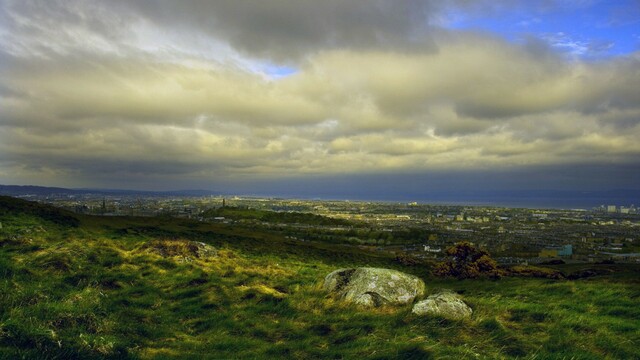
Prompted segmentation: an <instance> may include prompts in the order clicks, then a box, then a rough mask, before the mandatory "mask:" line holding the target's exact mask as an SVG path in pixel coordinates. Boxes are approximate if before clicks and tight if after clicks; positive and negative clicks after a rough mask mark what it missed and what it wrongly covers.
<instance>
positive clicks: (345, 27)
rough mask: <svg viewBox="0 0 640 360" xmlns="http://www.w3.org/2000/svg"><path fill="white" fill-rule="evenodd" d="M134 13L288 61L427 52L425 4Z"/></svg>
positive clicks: (331, 2)
mask: <svg viewBox="0 0 640 360" xmlns="http://www.w3.org/2000/svg"><path fill="white" fill-rule="evenodd" d="M129 5H130V6H132V7H133V8H135V9H136V10H137V11H138V14H141V15H142V16H145V17H146V18H148V19H150V20H151V21H154V22H155V23H157V24H161V25H162V26H167V25H169V26H177V27H181V28H185V29H191V30H194V31H197V32H203V31H204V32H206V33H208V34H209V35H211V36H214V37H216V38H220V39H223V40H226V41H228V42H230V43H231V44H232V45H233V46H234V47H236V48H237V49H240V50H242V51H245V52H247V53H249V54H251V55H254V56H260V57H268V58H271V59H275V60H284V61H287V60H291V59H296V58H299V57H301V56H303V55H306V54H309V53H314V52H317V51H321V50H326V49H331V48H343V47H346V48H359V49H367V48H380V47H384V48H390V49H400V50H405V51H406V50H411V49H415V48H417V49H425V48H426V49H429V48H431V47H433V43H432V41H431V39H430V38H429V36H428V30H427V28H428V27H429V25H428V22H429V19H430V18H431V17H432V16H433V15H434V14H436V12H437V9H438V7H439V5H438V2H436V1H424V0H400V1H384V0H372V1H361V0H323V1H314V0H281V1H262V0H247V1H206V0H187V1H169V0H167V1H153V0H149V1H135V2H132V3H130V4H129Z"/></svg>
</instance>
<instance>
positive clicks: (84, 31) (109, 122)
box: [0, 0, 640, 196]
mask: <svg viewBox="0 0 640 360" xmlns="http://www.w3.org/2000/svg"><path fill="white" fill-rule="evenodd" d="M0 183H4V184H37V185H52V186H65V187H109V188H129V189H154V190H159V189H184V188H201V189H214V190H220V191H227V192H233V191H237V192H245V193H252V192H254V193H269V192H273V193H278V194H286V193H287V191H288V190H290V193H291V195H296V194H306V195H313V194H314V193H317V195H324V194H327V195H331V194H341V196H348V191H347V190H348V189H352V190H354V191H356V190H357V191H359V192H360V193H362V194H364V195H366V193H367V191H370V192H371V193H373V192H385V191H388V192H389V193H390V194H395V193H397V194H405V195H411V193H412V192H415V193H416V194H417V193H420V191H421V190H423V189H435V190H438V191H440V190H442V191H456V190H460V191H470V192H473V191H475V190H478V191H480V190H482V189H488V188H490V189H493V190H500V189H507V190H536V189H538V190H539V189H556V190H563V189H572V190H575V189H579V190H589V191H593V190H610V189H636V190H637V189H640V1H637V0H628V1H623V0H620V1H607V0H602V1H598V0H565V1H562V0H557V1H554V0H540V1H528V0H527V1H525V0H523V1H515V0H504V1H500V0H486V1H471V0H458V1H455V0H452V1H441V0H393V1H392V0H388V1H386V0H323V1H317V0H243V1H236V0H233V1H232V0H229V1H205V0H202V1H198V0H181V1H169V0H166V1H163V0H139V1H135V0H113V1H97V0H95V1H91V0H64V1H63V0H42V1H35V0H15V1H13V0H0ZM367 189H370V190H367ZM345 192H346V193H345Z"/></svg>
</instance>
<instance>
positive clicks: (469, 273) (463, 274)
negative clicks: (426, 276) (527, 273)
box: [434, 241, 501, 279]
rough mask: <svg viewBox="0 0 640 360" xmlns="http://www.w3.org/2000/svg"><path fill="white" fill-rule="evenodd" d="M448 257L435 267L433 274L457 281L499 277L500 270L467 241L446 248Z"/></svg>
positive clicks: (485, 253) (488, 257) (489, 257)
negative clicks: (453, 278) (449, 277)
mask: <svg viewBox="0 0 640 360" xmlns="http://www.w3.org/2000/svg"><path fill="white" fill-rule="evenodd" d="M445 254H446V255H447V256H448V257H449V259H447V260H446V261H444V262H441V263H439V264H437V265H436V267H435V269H434V274H435V275H437V276H451V277H456V278H458V279H473V278H477V277H480V276H488V277H499V276H500V275H501V270H500V269H498V264H497V263H496V261H495V260H493V259H492V258H491V256H490V255H489V253H488V252H487V251H486V250H482V249H478V248H476V247H475V246H473V245H472V244H471V243H470V242H468V241H463V242H459V243H456V244H455V245H453V246H451V247H449V248H447V250H446V251H445Z"/></svg>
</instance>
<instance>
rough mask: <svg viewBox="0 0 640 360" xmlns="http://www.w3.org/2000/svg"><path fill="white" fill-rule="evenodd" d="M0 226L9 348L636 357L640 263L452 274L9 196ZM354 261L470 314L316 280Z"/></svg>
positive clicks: (55, 352)
mask: <svg viewBox="0 0 640 360" xmlns="http://www.w3.org/2000/svg"><path fill="white" fill-rule="evenodd" d="M7 202H9V203H12V204H13V205H11V206H13V207H12V208H11V209H9V206H7V205H4V204H6V203H7ZM33 209H36V210H33ZM37 209H46V211H44V210H42V211H44V212H45V213H42V212H41V210H37ZM32 210H33V211H32ZM48 212H53V213H55V214H57V215H52V214H49V213H48ZM58 216H63V217H64V218H65V219H66V217H71V218H72V219H75V220H76V221H72V220H70V221H57V220H56V219H58ZM0 222H1V223H2V228H1V229H0V358H7V359H14V358H47V359H73V358H82V359H85V358H118V359H120V358H140V359H149V358H154V359H155V358H192V359H201V358H283V357H287V358H302V359H313V358H366V359H395V358H414V359H423V358H429V357H433V358H451V359H458V358H473V359H476V358H538V359H540V358H560V359H561V358H567V359H570V358H579V359H600V358H611V359H620V358H640V350H638V344H639V343H640V322H638V321H637V319H639V318H640V307H639V306H638V305H640V286H639V285H640V283H639V280H638V279H639V277H638V275H639V274H640V273H639V269H638V268H637V267H625V268H622V267H621V266H618V265H607V266H608V267H609V268H611V269H614V270H616V271H615V272H613V273H611V274H609V275H606V276H596V277H591V278H588V279H582V280H575V281H569V280H548V279H531V278H503V279H501V280H497V281H496V280H465V281H457V280H447V279H437V278H432V277H430V275H429V274H428V271H427V269H425V268H422V267H407V268H403V267H402V266H401V265H400V264H399V263H397V262H395V261H393V259H390V258H387V257H384V256H373V255H371V254H370V253H366V252H361V251H359V250H357V248H353V247H336V246H329V245H326V246H325V245H322V244H308V243H300V242H294V241H290V240H288V239H284V238H281V237H279V236H278V235H275V234H269V233H265V232H259V231H256V230H253V229H251V228H242V227H238V226H227V225H223V224H217V225H212V224H205V223H197V222H192V221H187V220H175V219H159V218H152V219H149V218H124V217H123V218H111V217H77V218H76V217H74V216H72V215H71V214H68V213H65V212H59V211H57V210H56V209H52V208H48V207H40V206H39V205H34V204H31V203H25V202H21V201H18V200H14V199H6V198H2V199H0ZM74 223H75V226H74ZM194 241H196V242H203V243H205V244H208V245H211V246H212V247H207V246H204V245H201V244H197V243H195V242H194ZM361 265H370V266H384V267H395V268H397V269H399V270H402V271H406V272H412V273H414V274H417V275H419V276H421V277H422V278H423V279H424V280H425V282H426V284H427V293H429V292H431V291H433V290H434V289H436V288H442V287H446V288H451V289H453V290H455V291H458V292H459V293H462V294H463V296H464V298H465V300H466V301H467V302H468V303H469V304H470V306H471V307H472V308H473V309H474V315H473V317H472V319H471V320H464V321H450V320H446V319H442V318H428V317H424V318H419V317H416V316H414V315H412V314H411V308H410V307H383V308H379V309H373V310H372V309H361V308H358V307H356V306H352V305H346V304H343V303H340V302H338V301H336V300H335V299H332V298H331V297H328V296H327V295H326V294H325V293H324V292H323V291H322V290H321V286H320V285H321V283H322V279H323V277H324V276H325V275H326V274H327V273H329V272H330V271H332V270H334V269H336V268H339V267H344V266H361ZM602 266H603V267H604V265H602ZM572 270H577V269H572Z"/></svg>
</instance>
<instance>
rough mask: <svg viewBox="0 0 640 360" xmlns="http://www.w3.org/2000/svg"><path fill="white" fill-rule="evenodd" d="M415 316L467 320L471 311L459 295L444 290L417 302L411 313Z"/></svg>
mask: <svg viewBox="0 0 640 360" xmlns="http://www.w3.org/2000/svg"><path fill="white" fill-rule="evenodd" d="M411 312H413V313H414V314H416V315H438V316H442V317H445V318H448V319H467V318H470V317H471V314H472V313H473V310H471V308H470V307H469V306H468V305H467V304H466V303H465V302H464V301H462V298H461V297H460V295H458V294H456V293H454V292H453V291H450V290H444V291H441V292H439V293H437V294H433V295H430V296H429V297H428V298H427V299H426V300H422V301H420V302H417V303H416V304H415V305H414V306H413V310H412V311H411Z"/></svg>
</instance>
